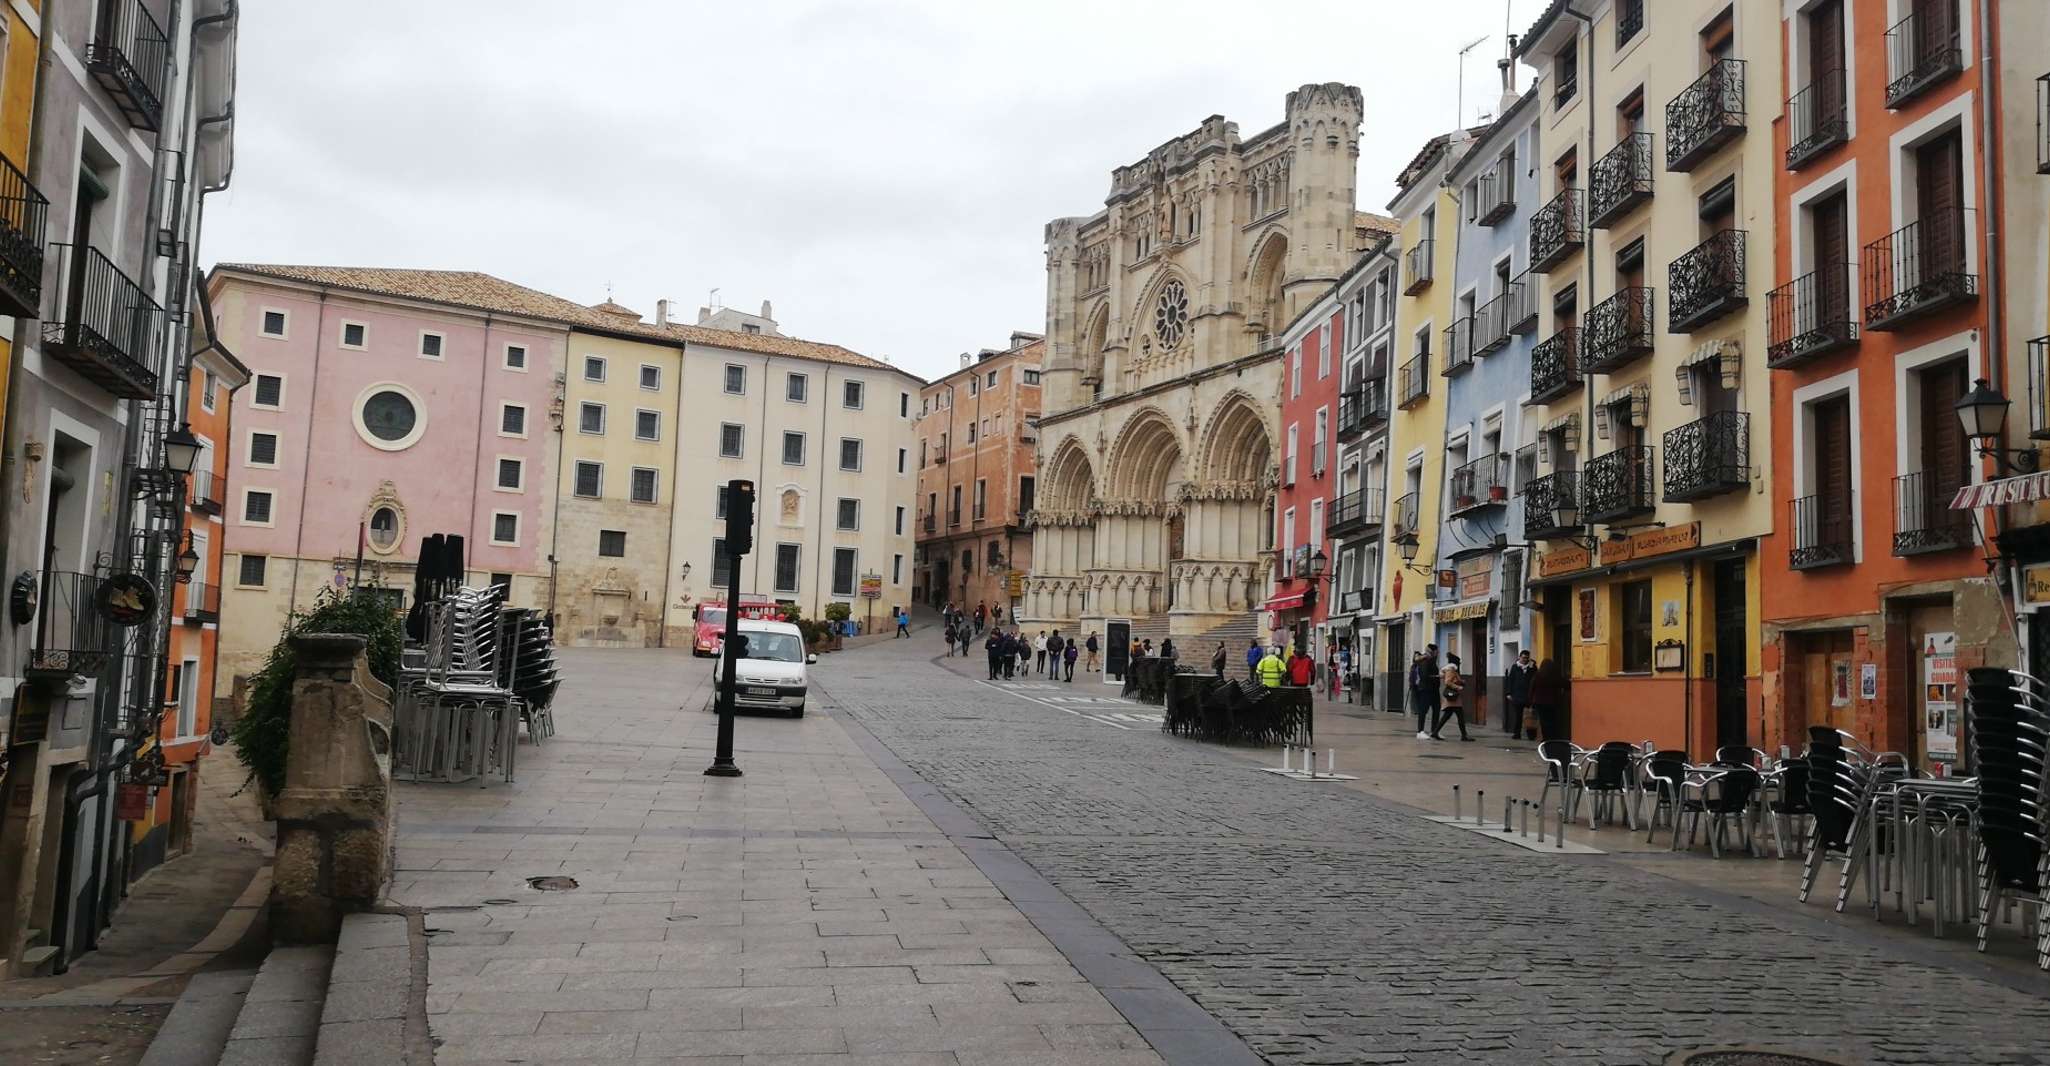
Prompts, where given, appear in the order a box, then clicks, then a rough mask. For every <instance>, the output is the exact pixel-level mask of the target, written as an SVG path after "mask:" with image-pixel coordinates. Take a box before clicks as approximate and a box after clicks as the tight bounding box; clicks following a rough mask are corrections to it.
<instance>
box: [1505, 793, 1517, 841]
mask: <svg viewBox="0 0 2050 1066" xmlns="http://www.w3.org/2000/svg"><path fill="white" fill-rule="evenodd" d="M1515 806H1516V800H1515V799H1513V798H1511V797H1509V796H1504V797H1502V832H1503V833H1504V834H1507V833H1509V832H1510V831H1511V830H1512V829H1514V828H1515V827H1514V826H1511V825H1510V824H1509V812H1510V811H1511V810H1512V809H1514V808H1515Z"/></svg>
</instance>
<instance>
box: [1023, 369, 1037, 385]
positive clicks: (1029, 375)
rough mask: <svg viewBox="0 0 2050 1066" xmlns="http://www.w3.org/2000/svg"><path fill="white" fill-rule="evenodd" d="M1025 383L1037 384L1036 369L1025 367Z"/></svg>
mask: <svg viewBox="0 0 2050 1066" xmlns="http://www.w3.org/2000/svg"><path fill="white" fill-rule="evenodd" d="M1025 384H1027V385H1037V384H1039V371H1037V370H1031V369H1027V370H1026V371H1025Z"/></svg>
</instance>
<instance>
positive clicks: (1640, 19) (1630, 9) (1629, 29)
mask: <svg viewBox="0 0 2050 1066" xmlns="http://www.w3.org/2000/svg"><path fill="white" fill-rule="evenodd" d="M1649 2H1650V0H1618V3H1617V4H1616V49H1617V51H1621V50H1622V48H1623V46H1624V45H1626V44H1629V43H1630V39H1631V38H1633V37H1635V36H1637V35H1638V34H1639V33H1640V32H1642V31H1643V30H1644V5H1645V4H1647V3H1649Z"/></svg>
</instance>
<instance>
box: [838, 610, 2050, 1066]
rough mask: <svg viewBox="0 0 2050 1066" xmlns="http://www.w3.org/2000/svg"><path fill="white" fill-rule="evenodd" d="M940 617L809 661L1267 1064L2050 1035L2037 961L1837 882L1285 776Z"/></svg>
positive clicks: (2035, 1053)
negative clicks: (1948, 940) (1873, 924)
mask: <svg viewBox="0 0 2050 1066" xmlns="http://www.w3.org/2000/svg"><path fill="white" fill-rule="evenodd" d="M934 643H935V642H933V641H931V640H929V639H928V640H922V641H919V642H917V643H915V644H902V643H897V644H892V643H888V642H886V643H883V644H881V645H879V646H876V647H874V648H870V649H864V650H862V651H860V652H856V653H851V654H847V655H841V656H832V657H829V658H828V659H827V660H826V661H825V662H824V663H823V664H822V665H821V667H820V668H819V669H818V670H817V672H816V674H815V678H816V681H815V683H817V684H819V685H821V687H822V688H823V690H824V694H825V696H826V697H827V698H826V700H825V701H824V702H825V703H826V705H827V706H828V707H829V708H831V710H832V711H833V712H835V713H843V714H848V715H850V716H851V717H852V718H853V719H854V720H855V721H857V722H859V723H860V724H861V725H862V726H863V727H865V728H866V729H868V730H869V731H871V732H872V733H873V734H874V735H875V736H876V737H877V738H878V739H880V740H881V741H882V742H883V743H884V744H886V745H887V746H888V747H889V748H891V749H892V750H893V751H894V752H895V753H896V754H897V755H898V756H900V757H901V758H902V759H904V761H905V762H906V763H908V764H909V765H910V767H911V768H913V769H914V770H916V771H917V772H918V773H919V774H920V775H922V776H923V777H924V778H925V779H926V780H927V781H929V782H931V783H933V784H934V785H936V786H938V787H939V788H940V789H942V790H943V791H944V792H945V793H946V794H947V795H949V796H950V797H952V798H953V799H954V800H956V801H957V802H958V803H959V804H960V805H961V806H962V807H964V808H965V809H967V810H968V811H969V812H970V813H972V814H973V815H974V816H975V817H976V818H977V819H979V820H981V821H982V823H983V824H985V825H987V826H988V827H989V830H990V831H991V832H993V833H994V834H995V835H996V836H997V838H998V839H999V840H1001V841H1002V842H1004V843H1005V844H1008V845H1009V846H1010V847H1011V848H1012V849H1013V850H1014V851H1016V852H1017V853H1018V854H1019V855H1021V856H1023V857H1024V858H1025V859H1026V860H1027V861H1029V862H1030V863H1031V864H1032V865H1033V866H1034V867H1036V868H1037V869H1038V870H1039V871H1040V872H1041V873H1043V874H1044V875H1046V876H1047V877H1048V878H1049V879H1051V881H1052V882H1053V883H1054V884H1055V885H1057V886H1059V887H1060V888H1061V889H1063V890H1065V891H1066V893H1067V894H1068V895H1069V896H1070V897H1071V898H1073V899H1074V900H1075V901H1076V902H1078V903H1080V904H1081V905H1082V906H1083V907H1084V908H1086V909H1087V910H1088V911H1089V912H1090V913H1091V914H1092V915H1093V916H1094V917H1096V918H1097V919H1098V920H1100V921H1101V922H1102V923H1103V924H1104V925H1105V926H1106V927H1107V928H1108V929H1109V930H1110V932H1112V933H1113V934H1115V935H1117V936H1118V937H1120V938H1122V939H1123V940H1124V941H1125V943H1126V944H1128V945H1129V946H1130V947H1131V948H1132V949H1134V950H1135V951H1136V952H1137V953H1138V954H1139V955H1140V956H1142V957H1143V958H1145V959H1146V960H1147V961H1149V962H1151V963H1152V964H1154V965H1155V966H1157V967H1158V968H1159V969H1160V970H1161V971H1162V972H1163V973H1164V974H1166V976H1167V977H1169V978H1170V979H1171V980H1173V982H1174V983H1175V984H1176V985H1177V986H1179V987H1180V988H1181V989H1182V990H1183V991H1185V992H1187V993H1188V994H1189V995H1190V996H1191V997H1193V998H1194V1000H1195V1001H1196V1002H1197V1003H1198V1004H1199V1005H1201V1006H1202V1007H1203V1008H1205V1009H1207V1010H1209V1011H1211V1012H1212V1013H1214V1014H1215V1015H1216V1016H1217V1017H1219V1018H1220V1019H1222V1020H1223V1021H1224V1022H1225V1023H1226V1024H1227V1025H1228V1026H1229V1027H1230V1028H1231V1029H1233V1030H1235V1031H1236V1032H1237V1033H1239V1034H1240V1035H1241V1036H1243V1037H1244V1038H1245V1039H1246V1040H1247V1042H1248V1043H1249V1044H1250V1045H1251V1046H1252V1047H1253V1048H1254V1049H1255V1050H1256V1051H1258V1052H1259V1053H1260V1054H1261V1055H1263V1056H1265V1057H1266V1058H1268V1059H1269V1060H1271V1061H1273V1062H1277V1063H1303V1064H1310V1063H1357V1062H1411V1063H1415V1062H1445V1063H1453V1062H1503V1063H1529V1062H1537V1061H1548V1062H1564V1061H1584V1062H1601V1063H1625V1062H1643V1063H1651V1062H1657V1061H1661V1060H1662V1058H1663V1057H1664V1056H1665V1055H1667V1054H1669V1053H1671V1052H1674V1051H1678V1050H1684V1049H1690V1048H1697V1047H1703V1046H1710V1045H1717V1046H1721V1045H1739V1044H1742V1045H1769V1046H1773V1047H1777V1048H1783V1049H1788V1050H1795V1051H1808V1052H1812V1053H1818V1054H1825V1055H1832V1056H1839V1057H1847V1058H1852V1059H1855V1060H1857V1061H1862V1062H1885V1063H1939V1062H1942V1063H1955V1062H1983V1063H2032V1062H2042V1061H2046V1060H2045V1059H2044V1058H2043V1057H2042V1052H2041V1051H2040V1047H2041V1043H2040V1039H2039V1034H2040V1033H2042V1032H2044V1031H2046V1030H2050V999H2046V996H2050V986H2046V985H2044V984H2043V983H2042V982H2041V981H2040V980H2037V979H2033V978H2030V977H2027V976H2021V977H2013V976H2009V975H2007V974H2005V973H2003V972H2000V971H1998V970H1996V969H1994V968H1990V967H1984V966H1980V965H1977V964H1975V963H1964V964H1961V965H1957V966H1952V965H1948V964H1946V963H1945V962H1944V961H1943V960H1941V959H1939V958H1936V957H1935V956H1933V955H1932V954H1931V953H1927V952H1919V951H1917V950H1915V948H1914V947H1913V946H1912V945H1903V944H1896V943H1891V942H1888V941H1885V940H1882V939H1880V938H1878V937H1875V936H1871V935H1869V934H1866V933H1863V932H1861V931H1859V930H1857V929H1856V928H1855V927H1854V926H1849V925H1845V924H1832V923H1829V922H1826V921H1824V920H1822V918H1821V915H1823V914H1825V913H1826V912H1827V908H1826V907H1822V906H1817V907H1815V908H1814V910H1815V912H1816V917H1815V918H1809V917H1806V916H1805V915H1802V914H1799V913H1780V912H1776V911H1772V910H1769V909H1766V908H1763V907H1759V906H1756V905H1744V904H1742V903H1740V902H1737V901H1733V900H1731V899H1730V897H1727V896H1720V895H1717V894H1713V893H1704V892H1702V891H1699V890H1697V889H1695V888H1693V887H1691V886H1689V885H1687V884H1684V883H1682V882H1681V881H1677V880H1674V879H1671V878H1667V877H1662V876H1659V875H1657V874H1654V873H1649V872H1645V871H1643V870H1640V869H1636V868H1633V867H1631V866H1629V865H1627V864H1625V863H1624V862H1621V861H1618V860H1616V859H1613V858H1610V857H1585V858H1572V857H1560V856H1550V855H1542V854H1537V853H1533V852H1529V851H1524V850H1521V849H1517V848H1513V847H1509V846H1505V845H1503V844H1500V843H1496V842H1490V841H1487V840H1485V839H1480V838H1476V837H1474V836H1473V835H1472V834H1469V833H1465V832H1461V831H1457V830H1452V829H1447V828H1445V827H1442V826H1439V825H1436V824H1433V823H1431V822H1428V821H1426V820H1424V819H1422V818H1420V817H1417V816H1415V815H1413V814H1411V813H1408V812H1407V811H1406V810H1405V809H1404V808H1401V807H1398V806H1397V805H1395V804H1391V803H1388V802H1385V801H1383V800H1380V799H1377V798H1375V797H1372V796H1368V795H1364V794H1362V793H1360V792H1357V791H1354V790H1351V789H1345V788H1336V787H1330V786H1310V785H1305V784H1302V783H1297V782H1289V781H1285V780H1280V779H1277V778H1275V777H1273V776H1272V775H1269V774H1263V773H1259V772H1257V770H1256V769H1254V768H1253V767H1251V766H1250V765H1249V764H1248V763H1247V762H1246V761H1245V760H1244V759H1242V758H1239V757H1236V756H1234V755H1232V754H1229V753H1226V752H1223V751H1221V750H1219V749H1216V748H1212V747H1209V746H1206V745H1203V744H1199V743H1194V742H1187V741H1181V740H1177V739H1175V738H1171V737H1168V736H1165V735H1163V734H1162V733H1160V732H1159V731H1158V730H1157V728H1153V727H1150V726H1148V725H1146V724H1143V723H1142V722H1140V721H1137V720H1130V721H1128V720H1125V719H1123V718H1120V717H1118V715H1119V714H1120V713H1121V712H1120V710H1119V709H1117V704H1116V702H1115V701H1113V700H1109V699H1107V698H1108V697H1109V696H1110V695H1111V694H1112V693H1113V692H1114V690H1113V689H1111V688H1109V687H1107V686H1104V685H1101V684H1100V683H1097V682H1095V681H1094V680H1093V679H1085V678H1083V677H1080V676H1078V677H1077V679H1076V681H1075V682H1074V683H1073V684H1072V686H1070V685H1067V684H1062V685H1060V686H1059V688H1058V689H1054V688H1051V687H1048V688H1041V687H1038V686H1040V685H1044V684H1046V683H1045V682H1037V681H1030V682H1028V681H1022V680H1021V682H1019V683H1017V684H1015V685H1011V686H1004V685H1002V683H999V685H998V688H1010V689H1011V691H997V690H994V689H993V688H992V686H991V685H990V684H989V683H987V682H985V681H982V680H981V677H982V676H983V674H982V671H983V662H982V660H981V658H980V657H979V656H976V657H971V658H956V659H952V660H947V659H938V660H935V659H933V658H932V656H933V653H934V650H935V648H934ZM1049 696H1051V697H1052V698H1053V699H1052V702H1047V698H1048V697H1049ZM1027 697H1031V698H1027ZM1077 701H1082V702H1077ZM1151 710H1153V709H1152V708H1134V707H1130V706H1129V705H1127V706H1125V707H1124V708H1123V711H1139V712H1142V713H1143V712H1145V711H1151ZM1341 769H1343V767H1341Z"/></svg>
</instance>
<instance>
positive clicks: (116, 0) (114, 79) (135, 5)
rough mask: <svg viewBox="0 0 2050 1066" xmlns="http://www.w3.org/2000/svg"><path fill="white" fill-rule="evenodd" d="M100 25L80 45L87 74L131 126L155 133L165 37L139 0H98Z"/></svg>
mask: <svg viewBox="0 0 2050 1066" xmlns="http://www.w3.org/2000/svg"><path fill="white" fill-rule="evenodd" d="M96 6H97V7H98V8H99V20H100V25H99V28H98V32H96V33H94V34H93V39H92V43H91V44H89V45H87V46H86V49H85V66H86V69H87V70H90V71H92V75H93V80H94V81H97V82H99V83H100V88H102V89H105V90H107V95H109V96H111V97H113V98H114V105H115V106H116V107H119V108H120V109H121V113H122V114H123V115H125V116H127V118H128V123H129V125H132V126H134V127H135V128H136V129H140V130H148V131H149V132H151V133H155V132H156V131H157V128H158V127H159V126H161V125H162V124H163V120H164V75H165V72H166V69H167V62H166V61H167V60H168V59H169V58H170V55H171V43H170V40H169V39H168V38H166V37H165V36H164V28H163V26H161V25H159V24H158V23H157V20H156V17H155V16H153V15H151V14H150V13H149V9H148V8H147V7H144V6H143V3H142V0H101V2H100V3H99V4H97V5H96Z"/></svg>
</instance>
